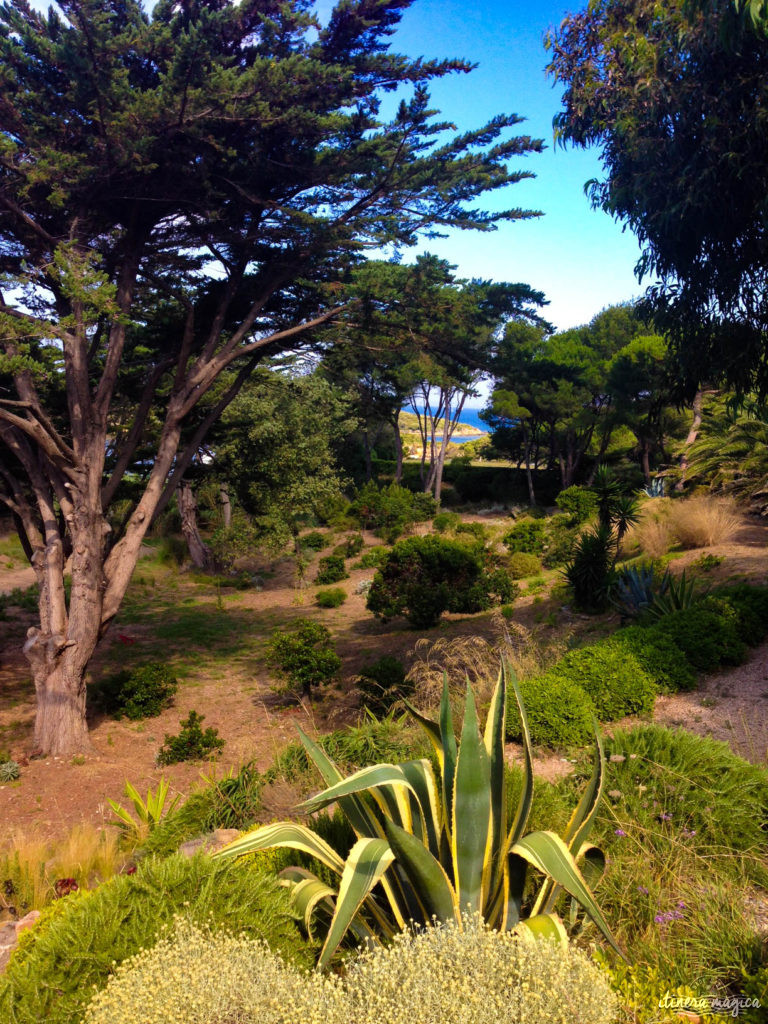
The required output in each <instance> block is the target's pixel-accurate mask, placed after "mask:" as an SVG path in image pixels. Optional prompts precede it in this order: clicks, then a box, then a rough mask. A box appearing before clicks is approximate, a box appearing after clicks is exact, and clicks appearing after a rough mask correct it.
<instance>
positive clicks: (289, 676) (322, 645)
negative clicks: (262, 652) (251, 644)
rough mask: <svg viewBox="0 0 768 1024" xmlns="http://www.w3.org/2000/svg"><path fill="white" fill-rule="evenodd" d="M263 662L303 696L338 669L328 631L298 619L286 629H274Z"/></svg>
mask: <svg viewBox="0 0 768 1024" xmlns="http://www.w3.org/2000/svg"><path fill="white" fill-rule="evenodd" d="M267 661H268V662H269V663H270V664H271V665H273V666H274V667H275V668H276V669H277V670H278V672H279V673H280V675H282V676H283V677H284V678H285V679H286V680H287V681H288V684H289V685H290V686H296V687H298V686H300V687H301V690H302V693H303V695H304V696H305V697H311V696H312V687H313V686H321V685H322V684H323V683H328V682H330V680H331V679H333V677H334V676H335V675H336V673H337V672H338V671H339V669H340V668H341V658H340V657H339V656H338V654H337V653H336V652H335V650H334V649H333V641H332V640H331V634H330V631H329V630H328V629H326V628H325V626H322V625H321V624H320V623H319V622H313V621H312V620H311V619H299V620H298V622H296V624H295V625H294V627H293V629H290V630H280V629H276V630H275V631H274V633H273V634H272V636H271V637H270V639H269V640H268V642H267Z"/></svg>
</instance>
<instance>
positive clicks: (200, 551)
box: [176, 480, 214, 572]
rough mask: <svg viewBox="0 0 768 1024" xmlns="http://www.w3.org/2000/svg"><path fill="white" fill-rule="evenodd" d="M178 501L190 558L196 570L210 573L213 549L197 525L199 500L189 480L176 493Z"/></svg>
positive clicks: (183, 481) (180, 485)
mask: <svg viewBox="0 0 768 1024" xmlns="http://www.w3.org/2000/svg"><path fill="white" fill-rule="evenodd" d="M176 500H177V501H178V503H179V515H180V516H181V532H182V533H183V534H184V540H185V541H186V542H187V549H188V550H189V557H190V558H191V559H192V564H193V565H194V567H195V568H196V569H200V570H202V571H203V572H209V571H211V570H212V569H213V568H214V565H213V562H214V559H213V556H212V555H211V549H210V548H209V547H208V545H207V544H206V543H205V541H204V540H203V538H202V536H201V534H200V529H199V527H198V525H197V499H196V498H195V495H194V492H193V490H192V486H191V485H190V483H189V482H188V481H187V480H182V481H181V483H180V484H179V489H178V491H177V492H176Z"/></svg>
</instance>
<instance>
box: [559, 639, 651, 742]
mask: <svg viewBox="0 0 768 1024" xmlns="http://www.w3.org/2000/svg"><path fill="white" fill-rule="evenodd" d="M550 674H551V675H556V676H561V677H564V678H567V679H569V680H571V681H572V682H574V683H577V684H578V685H579V686H580V687H581V688H582V690H584V692H585V693H586V694H588V695H589V697H591V699H592V703H593V704H594V706H595V711H596V712H597V717H598V718H599V719H600V720H601V721H602V722H613V721H615V720H616V719H617V718H623V717H624V716H625V715H647V714H650V712H652V711H653V704H654V701H655V699H656V693H657V689H656V684H655V683H654V681H653V679H652V678H651V676H650V675H649V674H648V673H647V672H646V671H645V669H644V668H643V666H642V664H641V662H640V660H639V658H637V657H635V655H634V654H632V652H631V651H629V650H628V649H627V648H626V647H624V648H622V647H617V646H615V645H612V644H611V643H610V642H606V641H603V642H601V643H596V644H590V645H589V646H588V647H582V648H580V649H579V650H577V651H569V653H568V654H566V655H565V656H564V657H562V658H561V659H560V661H558V662H557V664H556V665H554V666H553V668H552V669H551V670H550Z"/></svg>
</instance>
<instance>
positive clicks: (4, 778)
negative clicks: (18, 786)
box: [0, 761, 21, 783]
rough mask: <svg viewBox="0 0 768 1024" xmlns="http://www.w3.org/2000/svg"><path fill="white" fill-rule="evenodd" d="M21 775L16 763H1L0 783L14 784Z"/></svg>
mask: <svg viewBox="0 0 768 1024" xmlns="http://www.w3.org/2000/svg"><path fill="white" fill-rule="evenodd" d="M20 775H21V769H20V768H19V766H18V764H17V763H16V761H3V763H2V764H0V783H5V782H15V781H16V779H18V778H19V776H20Z"/></svg>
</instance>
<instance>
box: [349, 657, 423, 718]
mask: <svg viewBox="0 0 768 1024" xmlns="http://www.w3.org/2000/svg"><path fill="white" fill-rule="evenodd" d="M357 687H358V689H359V690H360V693H361V694H362V698H363V706H364V707H366V708H368V710H369V711H371V712H372V713H373V714H374V715H386V714H387V713H388V712H389V711H390V710H391V708H392V705H393V704H396V703H397V702H398V701H400V700H402V699H403V697H407V696H409V695H410V693H411V691H412V690H413V684H412V683H409V682H408V681H407V680H406V673H405V665H403V663H402V661H400V659H399V658H396V657H394V655H392V654H385V655H384V656H383V657H381V658H379V660H378V661H374V662H373V663H372V664H370V665H364V666H363V668H361V669H360V676H359V678H358V680H357Z"/></svg>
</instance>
